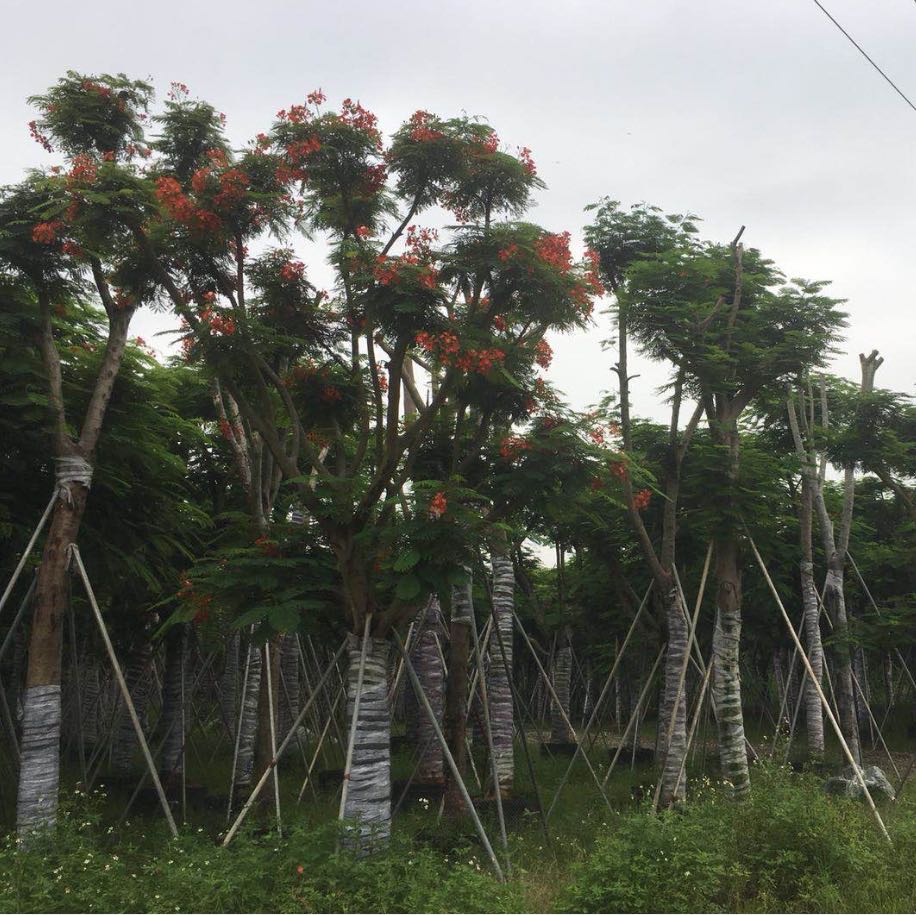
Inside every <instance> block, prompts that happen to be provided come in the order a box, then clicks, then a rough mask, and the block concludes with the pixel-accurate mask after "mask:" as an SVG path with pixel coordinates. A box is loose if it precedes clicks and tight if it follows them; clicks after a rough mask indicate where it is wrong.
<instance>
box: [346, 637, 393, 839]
mask: <svg viewBox="0 0 916 915" xmlns="http://www.w3.org/2000/svg"><path fill="white" fill-rule="evenodd" d="M361 649H362V639H361V637H360V636H356V635H354V634H353V633H350V634H348V636H347V653H348V655H349V659H350V666H349V669H348V671H347V717H348V719H349V720H350V721H352V720H353V714H354V711H355V710H356V695H357V685H358V680H359V665H360V655H361ZM388 650H389V643H388V641H387V640H386V639H380V638H374V637H372V636H370V637H369V640H368V644H367V648H366V665H365V670H364V673H363V682H362V690H361V696H360V702H359V716H358V718H357V721H356V736H355V740H354V744H353V758H352V760H351V763H350V778H349V788H348V791H347V800H346V804H345V806H344V811H343V818H344V820H345V821H346V824H347V825H346V829H345V833H344V844H346V845H347V847H349V848H352V849H354V850H356V852H357V853H358V854H360V855H368V854H371V853H373V852H375V851H378V850H380V849H381V848H382V847H383V846H384V845H386V844H387V842H388V839H389V837H390V835H391V712H390V709H389V706H388Z"/></svg>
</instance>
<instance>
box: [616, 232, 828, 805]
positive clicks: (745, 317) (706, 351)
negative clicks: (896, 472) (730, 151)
mask: <svg viewBox="0 0 916 915" xmlns="http://www.w3.org/2000/svg"><path fill="white" fill-rule="evenodd" d="M742 232H743V230H742ZM741 234H742V233H741V232H739V234H738V236H737V237H736V238H735V239H734V240H733V241H732V242H731V244H729V245H718V244H712V243H707V242H701V241H698V240H693V239H689V240H688V239H683V240H682V241H681V242H680V243H679V244H677V245H674V246H672V247H671V248H669V249H667V250H664V251H662V252H660V253H658V254H656V255H654V256H652V257H646V258H643V259H642V260H640V261H639V262H637V263H636V264H634V265H633V267H632V268H631V269H630V273H629V279H628V286H627V289H626V293H625V295H624V296H623V301H624V303H625V307H626V309H627V317H628V321H629V332H630V333H631V334H632V335H633V337H634V338H635V339H636V340H637V341H638V342H639V343H640V345H641V347H642V349H643V350H644V352H646V354H647V355H649V356H651V357H652V358H656V359H670V360H671V361H673V362H675V363H676V364H677V365H678V366H680V367H682V368H683V371H684V372H685V384H686V386H687V387H686V390H687V391H689V392H690V393H691V394H692V395H693V396H695V397H696V399H697V400H698V402H699V403H700V404H701V405H702V407H703V411H704V413H705V415H706V418H707V421H708V423H709V428H710V432H711V435H712V439H713V442H714V444H715V445H716V446H717V448H718V451H719V455H720V460H721V465H720V477H719V485H718V487H717V489H716V491H715V492H714V493H713V500H714V503H715V505H716V507H717V509H718V514H719V522H718V527H717V529H716V531H715V533H714V536H713V548H714V553H715V567H714V569H715V581H716V606H717V620H716V626H715V631H714V637H713V663H714V676H713V698H714V700H715V703H716V706H717V718H718V728H719V755H720V760H721V763H722V771H723V774H724V775H725V777H726V779H727V780H728V781H730V783H731V784H732V786H733V790H734V794H735V796H736V797H741V796H742V795H744V794H746V793H747V792H748V791H749V790H750V778H749V774H748V765H747V752H746V749H745V737H744V722H743V715H742V709H741V685H740V678H739V668H738V662H739V645H740V638H741V575H740V538H741V529H742V519H741V518H740V517H739V516H738V515H737V514H736V512H735V507H736V505H737V501H738V500H737V491H738V488H739V486H740V434H739V422H740V419H741V417H742V415H743V414H744V412H745V410H746V409H747V408H748V406H749V405H750V404H751V402H752V400H753V399H754V398H755V397H756V396H757V395H758V394H760V393H761V392H763V391H766V390H767V389H769V388H772V387H773V386H783V387H784V385H785V384H786V382H787V381H788V380H789V379H791V378H793V377H795V376H796V375H797V374H798V372H800V371H801V370H802V369H803V368H807V367H817V366H820V365H822V364H823V362H824V360H825V359H826V358H827V357H828V356H829V354H830V352H831V350H832V346H833V343H834V341H835V340H836V339H837V336H838V333H839V331H840V329H841V328H842V326H843V322H844V315H843V314H842V313H841V312H840V311H839V310H838V308H837V306H838V301H837V300H835V299H831V298H829V297H827V296H826V295H823V288H824V284H823V283H807V282H802V281H800V280H797V281H793V282H792V283H789V284H785V282H784V278H783V277H782V275H781V274H780V273H779V272H778V271H777V270H776V268H775V267H774V265H773V264H772V262H770V261H768V260H766V259H764V258H763V256H762V255H761V254H760V252H759V251H757V250H755V249H749V250H747V251H745V249H744V247H743V245H742V244H741V241H740V239H741Z"/></svg>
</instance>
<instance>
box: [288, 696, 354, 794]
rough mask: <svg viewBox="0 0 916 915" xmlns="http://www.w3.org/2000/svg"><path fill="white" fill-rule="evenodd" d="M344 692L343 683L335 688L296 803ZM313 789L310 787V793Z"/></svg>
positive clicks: (302, 792)
mask: <svg viewBox="0 0 916 915" xmlns="http://www.w3.org/2000/svg"><path fill="white" fill-rule="evenodd" d="M343 694H344V688H343V685H341V686H340V687H339V689H338V690H337V696H336V697H335V698H334V704H333V705H332V706H331V713H330V715H329V716H328V719H327V721H325V723H324V729H323V730H322V732H321V736H320V737H319V738H318V744H317V746H316V747H315V752H314V753H313V754H312V759H311V762H310V763H309V765H308V771H307V772H306V773H305V780H304V781H303V782H302V787H301V788H300V789H299V796H298V797H297V798H296V803H297V804H299V803H301V802H302V795H303V794H305V786H306V785H308V784H310V782H309V779H310V778H311V775H312V769H313V768H314V767H315V763H316V762H317V760H318V754H319V753H320V752H321V745H322V744H323V743H324V739H325V737H326V736H327V733H328V729H329V728H330V727H331V719H332V718H333V717H334V715H336V714H337V706H338V704H339V702H340V697H341V696H342V695H343ZM314 791H315V789H314V787H312V793H314Z"/></svg>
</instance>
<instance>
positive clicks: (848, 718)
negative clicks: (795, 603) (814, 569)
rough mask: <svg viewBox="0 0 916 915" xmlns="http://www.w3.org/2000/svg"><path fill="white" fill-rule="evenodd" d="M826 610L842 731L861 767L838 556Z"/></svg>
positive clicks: (826, 592) (830, 572)
mask: <svg viewBox="0 0 916 915" xmlns="http://www.w3.org/2000/svg"><path fill="white" fill-rule="evenodd" d="M824 609H825V610H826V611H827V613H828V614H829V615H830V619H831V620H832V621H833V637H834V639H835V640H836V644H835V645H834V647H833V658H834V662H833V670H834V683H833V689H834V693H835V694H836V704H837V710H838V711H839V719H840V728H841V729H842V731H843V737H845V738H846V743H847V744H849V750H850V752H851V753H852V757H853V759H854V760H855V761H856V764H857V765H860V766H861V765H862V747H861V744H860V741H859V725H858V722H857V720H856V700H855V690H854V687H853V683H852V657H851V654H850V649H849V644H848V642H847V641H846V640H847V638H848V634H849V625H848V621H847V617H846V598H845V595H844V593H843V560H842V557H840V556H839V554H838V553H834V554H833V556H831V557H830V560H829V562H828V565H827V580H826V582H825V585H824Z"/></svg>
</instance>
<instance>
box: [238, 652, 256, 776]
mask: <svg viewBox="0 0 916 915" xmlns="http://www.w3.org/2000/svg"><path fill="white" fill-rule="evenodd" d="M247 650H248V658H247V666H248V675H247V676H246V678H245V700H244V703H243V705H242V710H241V723H240V726H239V733H238V735H237V741H238V748H239V750H238V756H237V758H236V762H235V773H234V781H235V786H236V788H247V787H248V786H249V785H250V784H251V774H252V772H253V771H254V745H255V739H256V737H257V733H258V704H259V698H260V692H261V649H260V648H258V646H257V645H255V644H254V643H253V642H252V641H250V640H249V642H248V649H247Z"/></svg>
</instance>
